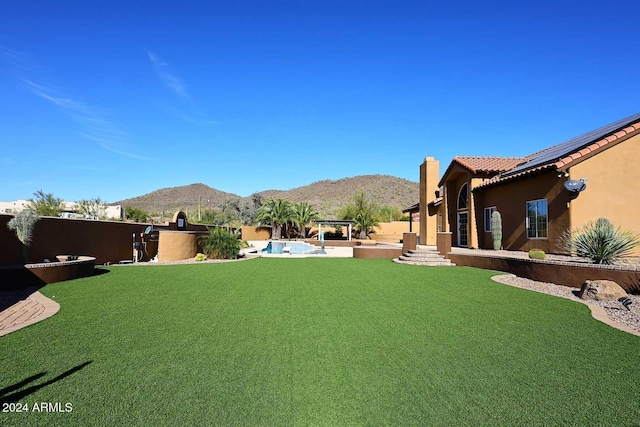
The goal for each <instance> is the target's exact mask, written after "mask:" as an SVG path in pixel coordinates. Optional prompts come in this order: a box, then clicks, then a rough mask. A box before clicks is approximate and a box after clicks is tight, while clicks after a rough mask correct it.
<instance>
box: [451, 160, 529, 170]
mask: <svg viewBox="0 0 640 427" xmlns="http://www.w3.org/2000/svg"><path fill="white" fill-rule="evenodd" d="M526 160H527V159H526V158H523V157H481V156H456V157H454V158H453V161H454V162H457V163H459V164H460V165H461V166H462V167H464V168H466V169H469V170H470V171H471V172H473V173H500V172H505V171H508V170H511V169H513V168H515V167H516V166H518V165H519V164H520V163H523V162H525V161H526Z"/></svg>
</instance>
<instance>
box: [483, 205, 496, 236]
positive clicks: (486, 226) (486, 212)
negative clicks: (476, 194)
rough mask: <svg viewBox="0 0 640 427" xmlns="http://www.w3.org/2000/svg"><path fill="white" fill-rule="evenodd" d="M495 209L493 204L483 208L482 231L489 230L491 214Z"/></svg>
mask: <svg viewBox="0 0 640 427" xmlns="http://www.w3.org/2000/svg"><path fill="white" fill-rule="evenodd" d="M495 211H496V207H495V206H491V207H489V208H484V231H486V232H491V215H493V213H494V212H495Z"/></svg>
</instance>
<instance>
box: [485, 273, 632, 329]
mask: <svg viewBox="0 0 640 427" xmlns="http://www.w3.org/2000/svg"><path fill="white" fill-rule="evenodd" d="M501 277H505V278H506V277H517V276H516V275H515V274H498V275H496V276H492V277H491V280H493V281H494V282H497V283H500V284H503V285H508V286H513V287H515V288H520V289H525V290H528V291H534V292H538V293H541V294H546V295H552V296H556V297H560V298H564V299H568V300H569V301H574V302H578V303H581V304H584V305H586V306H587V307H589V309H590V310H591V316H592V317H593V318H594V319H596V320H598V321H600V322H602V323H604V324H605V325H609V326H611V327H613V328H616V329H618V330H621V331H623V332H627V333H629V334H631V335H636V336H638V337H640V332H638V331H636V330H635V329H631V328H629V327H627V326H624V325H621V324H619V323H617V322H615V321H614V320H612V319H611V318H609V316H607V312H606V311H605V310H604V309H603V308H602V307H600V306H597V305H595V304H590V303H588V302H587V301H583V300H581V299H578V298H571V297H569V296H564V295H557V294H551V293H548V292H543V291H541V290H537V289H531V288H524V287H521V286H517V285H514V284H512V283H509V282H508V281H501V280H499V279H500V278H501Z"/></svg>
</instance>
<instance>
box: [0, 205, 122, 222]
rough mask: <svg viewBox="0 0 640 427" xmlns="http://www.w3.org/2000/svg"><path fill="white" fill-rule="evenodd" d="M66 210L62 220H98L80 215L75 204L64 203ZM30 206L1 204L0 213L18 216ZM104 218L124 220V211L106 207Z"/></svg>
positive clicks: (119, 207) (120, 208)
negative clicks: (17, 214)
mask: <svg viewBox="0 0 640 427" xmlns="http://www.w3.org/2000/svg"><path fill="white" fill-rule="evenodd" d="M63 204H64V208H63V211H62V213H61V214H60V217H62V218H81V219H98V218H88V217H87V216H85V215H81V214H79V213H78V204H77V203H75V202H63ZM28 206H29V200H16V201H14V202H0V213H4V214H16V213H18V212H20V211H21V210H23V209H26V208H27V207H28ZM104 216H105V217H106V219H111V220H114V219H115V220H122V219H123V217H124V215H123V209H122V206H120V205H115V206H106V207H105V212H104Z"/></svg>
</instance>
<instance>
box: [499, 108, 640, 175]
mask: <svg viewBox="0 0 640 427" xmlns="http://www.w3.org/2000/svg"><path fill="white" fill-rule="evenodd" d="M638 120H640V113H638V114H634V115H633V116H631V117H627V118H626V119H622V120H618V121H617V122H614V123H611V124H608V125H606V126H603V127H601V128H599V129H596V130H592V131H591V132H587V133H585V134H584V135H580V136H577V137H575V138H572V139H570V140H568V141H565V142H563V143H561V144H558V145H554V146H553V147H551V148H549V149H547V150H545V151H543V152H542V153H540V154H539V155H538V156H536V157H534V158H533V159H531V160H530V161H528V162H526V163H523V164H521V165H519V166H516V167H515V168H513V169H511V170H510V171H508V172H505V173H504V174H502V176H505V177H506V176H511V175H515V174H517V173H519V172H522V171H526V170H529V169H533V168H535V167H537V166H541V165H544V164H546V163H549V162H552V161H556V160H560V159H561V158H563V157H565V156H567V155H568V154H570V153H574V152H576V151H579V150H581V149H582V148H584V147H586V146H587V145H590V144H592V143H593V142H595V141H599V140H601V139H602V138H605V137H607V136H609V135H612V134H614V133H616V132H618V131H619V130H620V129H623V128H625V127H627V126H628V125H630V124H631V123H633V122H637V121H638Z"/></svg>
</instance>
